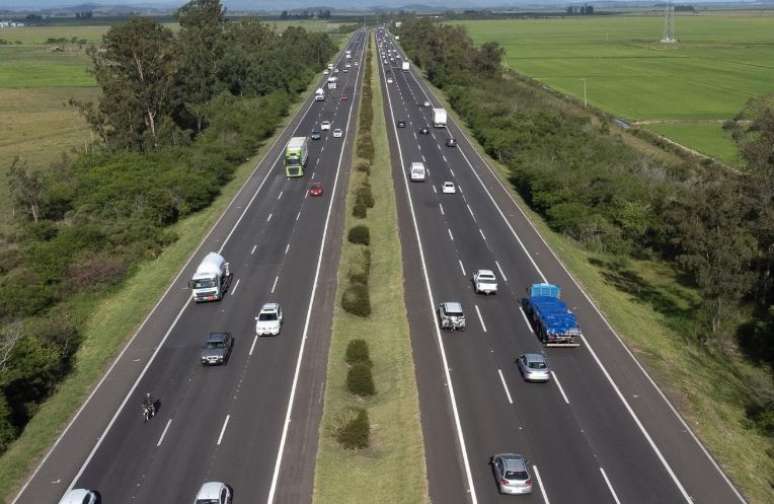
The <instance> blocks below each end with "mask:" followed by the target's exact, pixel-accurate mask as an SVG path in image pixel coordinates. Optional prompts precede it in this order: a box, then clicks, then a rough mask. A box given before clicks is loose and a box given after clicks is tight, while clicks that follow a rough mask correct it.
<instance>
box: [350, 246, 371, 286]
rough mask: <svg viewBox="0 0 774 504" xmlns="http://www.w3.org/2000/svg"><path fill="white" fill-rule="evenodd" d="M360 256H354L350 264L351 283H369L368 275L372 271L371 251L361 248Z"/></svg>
mask: <svg viewBox="0 0 774 504" xmlns="http://www.w3.org/2000/svg"><path fill="white" fill-rule="evenodd" d="M360 250H361V252H362V253H361V255H360V258H359V259H358V258H353V260H352V262H351V263H350V266H349V281H350V283H353V284H354V283H359V284H362V285H368V276H369V274H370V273H371V251H370V250H369V249H367V248H361V249H360Z"/></svg>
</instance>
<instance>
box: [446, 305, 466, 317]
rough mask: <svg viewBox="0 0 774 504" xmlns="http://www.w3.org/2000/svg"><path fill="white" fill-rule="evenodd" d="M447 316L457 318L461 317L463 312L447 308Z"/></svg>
mask: <svg viewBox="0 0 774 504" xmlns="http://www.w3.org/2000/svg"><path fill="white" fill-rule="evenodd" d="M446 314H447V315H453V316H455V317H456V316H460V315H462V312H461V311H459V310H455V309H453V308H448V307H447V308H446Z"/></svg>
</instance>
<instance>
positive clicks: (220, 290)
mask: <svg viewBox="0 0 774 504" xmlns="http://www.w3.org/2000/svg"><path fill="white" fill-rule="evenodd" d="M230 283H231V272H230V271H229V266H228V263H227V262H226V260H225V259H224V258H223V256H222V255H220V254H218V253H217V252H210V253H209V254H207V255H206V256H204V259H202V262H201V263H199V267H198V268H196V272H195V273H194V275H193V278H192V279H191V281H190V282H188V286H189V287H190V288H191V291H192V294H191V297H192V298H193V300H194V301H195V302H197V303H199V302H201V301H219V300H220V299H223V295H224V294H225V293H226V291H227V290H228V286H229V284H230Z"/></svg>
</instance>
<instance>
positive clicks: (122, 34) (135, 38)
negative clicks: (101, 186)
mask: <svg viewBox="0 0 774 504" xmlns="http://www.w3.org/2000/svg"><path fill="white" fill-rule="evenodd" d="M89 54H90V55H91V58H92V60H93V62H94V70H93V71H94V75H95V77H96V80H97V84H99V86H100V87H101V88H102V96H101V98H100V100H99V107H98V111H97V112H96V113H92V114H90V115H87V118H89V119H90V120H91V121H92V122H93V123H96V124H95V130H96V131H98V132H100V133H101V134H103V135H104V140H106V141H107V142H108V143H109V144H111V145H113V146H116V147H124V148H130V149H134V150H147V149H148V148H153V149H156V148H158V146H159V125H160V124H161V118H162V116H164V115H165V114H167V113H168V112H169V109H170V102H171V100H170V97H171V93H172V91H173V86H174V76H175V70H176V67H177V52H176V46H175V44H174V37H173V34H172V31H171V30H170V29H169V28H166V27H164V26H162V25H160V24H159V23H157V22H155V21H153V20H151V19H148V18H133V19H130V20H129V22H128V23H126V24H123V25H117V26H113V27H112V28H110V30H108V32H107V33H106V34H105V35H104V36H103V38H102V47H101V48H99V49H97V48H94V47H92V48H90V50H89Z"/></svg>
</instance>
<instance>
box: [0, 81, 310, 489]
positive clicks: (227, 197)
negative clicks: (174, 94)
mask: <svg viewBox="0 0 774 504" xmlns="http://www.w3.org/2000/svg"><path fill="white" fill-rule="evenodd" d="M317 82H318V79H317V78H315V79H314V81H313V82H312V83H311V84H310V85H309V87H308V88H307V90H306V91H304V93H302V94H301V96H303V97H307V96H308V95H309V93H310V92H311V90H312V89H313V88H314V87H316V86H317ZM304 103H305V100H299V101H298V102H297V103H295V104H293V105H292V106H291V108H290V111H289V113H288V115H287V116H286V118H285V119H284V120H283V122H282V123H281V124H279V125H278V126H277V129H276V132H275V134H274V135H273V136H272V137H271V138H269V139H268V140H266V141H265V142H264V144H263V145H262V147H261V148H260V149H259V150H258V152H257V154H256V155H255V156H254V157H253V158H251V159H250V160H249V161H247V162H245V163H244V164H242V165H241V166H239V167H238V168H237V169H236V170H235V172H234V175H233V179H232V180H231V181H230V182H229V183H228V184H227V185H226V186H224V187H223V189H222V191H221V194H220V196H218V198H217V199H215V201H213V203H212V205H210V206H209V207H208V208H206V209H205V210H202V211H201V212H198V213H196V214H194V215H192V216H190V217H189V218H187V219H185V220H182V221H180V222H179V223H177V224H175V225H174V226H172V227H171V228H170V231H171V232H173V233H175V235H176V236H177V237H178V239H177V240H176V241H175V242H174V243H173V244H171V245H169V246H168V247H166V249H165V250H164V252H163V253H162V254H161V255H160V256H159V257H158V258H157V259H155V260H154V261H152V262H145V263H143V264H142V265H141V266H140V267H139V268H138V271H137V273H135V274H134V275H133V276H132V277H131V278H129V279H128V280H127V281H126V282H124V283H123V284H122V285H121V286H120V287H119V288H118V289H116V291H115V292H114V293H113V294H112V295H110V296H108V297H107V298H105V299H104V300H102V301H95V300H94V299H91V298H88V299H87V298H84V299H83V302H82V303H79V308H80V309H79V310H77V311H78V313H76V314H75V316H76V317H83V318H84V319H86V318H87V319H88V322H87V323H86V325H85V329H84V335H83V342H82V343H81V347H80V348H79V350H78V353H77V356H76V364H75V369H74V370H73V372H72V373H71V374H70V376H69V377H68V378H67V379H66V380H65V381H64V382H62V383H61V384H60V385H59V386H58V389H57V392H56V393H55V394H54V395H52V396H51V397H50V398H49V399H48V400H46V402H45V403H43V404H42V405H41V406H40V410H39V412H38V413H37V414H36V415H35V416H34V417H33V418H32V420H31V421H30V422H29V424H27V426H26V428H25V430H24V433H23V434H22V435H21V437H19V439H17V440H16V441H15V442H14V443H13V444H12V445H11V447H10V448H9V449H8V451H7V452H6V453H5V454H3V456H2V457H0V495H2V496H3V497H4V502H10V501H11V499H13V497H14V496H15V492H16V491H17V490H18V488H19V487H20V485H21V484H22V482H23V479H24V478H25V477H26V476H27V475H28V474H29V473H30V471H31V470H32V469H33V468H34V466H35V464H37V463H38V461H39V459H40V458H41V457H42V456H43V455H44V453H45V451H46V450H47V449H48V447H49V446H51V444H52V443H53V442H54V440H55V439H56V437H57V436H58V435H59V433H60V432H62V430H64V428H65V426H66V424H67V422H68V421H69V419H70V418H71V417H72V416H73V414H74V413H75V411H76V410H77V409H78V407H80V405H81V403H82V402H83V401H84V400H85V398H86V397H87V395H88V394H89V393H90V392H91V390H92V389H93V387H94V386H95V385H96V383H97V381H98V380H99V379H100V378H101V376H102V375H103V374H104V373H105V371H106V369H107V366H108V365H109V364H110V362H111V359H112V358H113V356H115V355H116V353H117V352H118V351H119V349H120V348H121V346H122V345H123V344H124V343H125V342H126V341H127V340H128V338H129V337H130V336H131V335H132V334H134V332H135V331H136V330H137V328H138V327H139V326H140V324H141V323H142V321H143V319H145V317H146V316H147V314H148V313H149V312H150V310H151V309H152V308H153V306H154V305H155V304H156V302H157V301H158V299H159V298H160V297H161V295H162V294H163V293H164V291H165V290H166V288H167V287H168V286H169V283H170V282H171V281H172V279H173V278H174V276H175V275H176V274H177V273H178V271H180V268H181V267H182V266H183V264H184V263H185V261H186V260H187V259H188V257H189V256H190V255H191V254H192V253H193V252H194V250H196V247H198V245H199V243H200V242H201V240H202V238H203V236H204V234H205V233H206V232H207V231H209V229H210V228H211V227H212V226H213V225H214V224H215V221H216V220H217V219H218V218H219V217H220V215H221V214H222V213H223V212H224V211H225V209H226V207H227V206H228V204H229V203H230V202H231V200H232V198H233V197H234V195H235V194H236V193H237V192H238V191H239V189H240V188H241V187H242V185H243V184H244V183H245V181H246V180H247V178H248V177H249V176H250V174H251V173H252V172H253V169H254V168H255V165H256V164H257V163H258V162H259V161H260V160H261V159H263V158H264V156H266V154H267V153H268V151H269V149H270V148H271V146H272V145H273V144H274V141H275V140H276V139H277V138H278V137H279V135H281V134H282V132H283V131H284V128H285V126H286V125H287V124H288V123H289V122H290V121H291V120H292V119H293V118H294V117H295V115H296V113H297V112H298V111H299V110H300V109H301V107H302V106H303V105H304ZM95 305H96V309H95ZM68 483H69V481H68V482H62V485H64V486H63V489H64V488H65V486H66V485H67V484H68Z"/></svg>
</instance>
